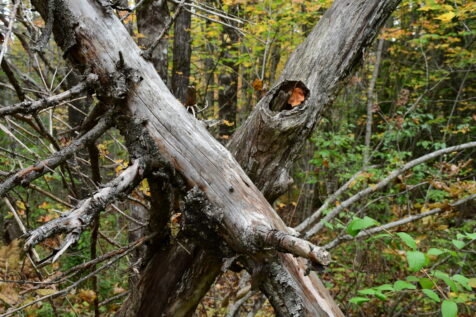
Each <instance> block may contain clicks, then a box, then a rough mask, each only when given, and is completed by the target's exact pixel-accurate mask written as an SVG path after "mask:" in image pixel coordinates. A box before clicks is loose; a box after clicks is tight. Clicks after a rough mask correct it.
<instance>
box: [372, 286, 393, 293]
mask: <svg viewBox="0 0 476 317" xmlns="http://www.w3.org/2000/svg"><path fill="white" fill-rule="evenodd" d="M375 289H376V290H377V291H380V292H382V291H394V288H393V285H390V284H382V285H380V286H378V287H376V288H375Z"/></svg>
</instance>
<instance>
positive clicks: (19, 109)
mask: <svg viewBox="0 0 476 317" xmlns="http://www.w3.org/2000/svg"><path fill="white" fill-rule="evenodd" d="M97 81H98V76H97V75H94V74H90V75H88V76H87V78H86V80H85V81H83V82H81V83H79V84H78V85H76V86H74V87H72V88H71V89H69V90H66V91H64V92H62V93H60V94H58V95H55V96H51V97H48V98H45V99H41V100H36V101H23V102H20V103H18V104H16V105H13V106H11V107H2V108H0V118H1V117H3V116H6V115H12V114H16V113H23V114H29V113H35V112H37V111H39V110H42V109H46V108H48V107H53V106H55V105H57V104H58V103H59V102H61V101H63V100H66V99H68V98H72V97H76V96H78V95H79V94H80V93H82V92H83V91H85V90H86V89H88V88H91V87H92V86H93V85H94V84H96V83H97Z"/></svg>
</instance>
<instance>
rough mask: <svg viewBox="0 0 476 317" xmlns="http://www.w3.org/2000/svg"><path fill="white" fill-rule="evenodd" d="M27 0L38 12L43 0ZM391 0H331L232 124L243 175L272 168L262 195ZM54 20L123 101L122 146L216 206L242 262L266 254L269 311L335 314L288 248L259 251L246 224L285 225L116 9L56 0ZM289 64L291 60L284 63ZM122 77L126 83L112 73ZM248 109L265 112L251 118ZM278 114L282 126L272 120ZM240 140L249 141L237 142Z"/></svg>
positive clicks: (67, 45) (67, 42) (283, 176)
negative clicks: (245, 114)
mask: <svg viewBox="0 0 476 317" xmlns="http://www.w3.org/2000/svg"><path fill="white" fill-rule="evenodd" d="M33 2H34V4H35V5H36V7H37V8H39V9H40V12H42V13H43V15H45V12H46V10H45V8H46V1H40V0H36V1H33ZM397 2H398V1H396V0H394V1H377V0H375V1H336V2H335V3H334V6H333V7H332V8H331V9H330V10H329V12H328V13H326V16H325V17H324V18H323V21H324V22H321V23H320V24H322V25H321V27H320V28H317V31H316V30H314V31H313V34H312V35H311V37H310V39H308V40H307V41H306V42H305V43H303V45H301V46H300V48H299V49H298V50H297V52H296V53H295V54H294V55H293V56H292V57H291V59H290V62H289V63H288V67H287V68H286V70H285V72H284V74H283V75H282V77H281V82H280V84H278V85H277V86H276V87H275V89H273V90H271V91H270V92H269V93H268V95H267V96H266V98H264V99H263V100H267V101H263V100H262V101H261V102H260V103H259V105H258V107H257V109H256V110H255V111H254V114H253V116H252V117H251V118H250V120H248V121H247V123H246V124H245V126H244V127H243V128H242V129H240V131H241V132H240V134H238V137H237V139H236V140H235V139H234V140H233V142H232V144H231V146H232V147H236V148H239V149H240V151H241V150H244V152H246V153H245V154H243V153H241V152H240V153H237V151H235V154H237V155H238V158H242V157H245V158H246V161H247V162H249V161H250V160H248V158H247V156H248V155H250V156H251V158H252V159H253V160H254V162H253V161H251V163H250V164H249V167H251V168H250V169H249V170H251V173H253V175H259V176H265V177H266V176H267V175H270V176H272V177H273V178H272V180H271V181H265V182H263V184H262V185H261V186H260V187H262V188H264V190H265V191H269V192H271V194H270V196H271V197H273V195H276V194H277V193H278V192H279V191H282V190H283V188H284V187H286V186H285V185H287V184H288V183H289V177H287V170H288V169H289V165H290V163H287V162H285V161H284V162H283V161H282V160H283V159H284V158H285V157H286V156H287V155H289V157H288V160H289V159H293V158H294V157H295V155H296V154H297V151H298V149H299V146H300V144H302V143H301V142H299V141H301V138H305V137H306V136H308V135H309V133H310V131H311V130H312V128H313V126H314V125H315V120H316V119H317V117H318V113H319V111H320V110H321V109H322V107H324V106H325V105H327V104H329V103H330V102H331V101H332V99H333V98H334V96H335V94H336V92H337V88H338V86H339V85H338V84H339V83H340V82H341V80H342V79H343V78H345V77H346V75H347V74H348V73H349V72H350V71H351V70H352V68H353V66H354V65H355V64H356V62H357V61H358V59H359V57H360V53H361V50H362V48H364V47H365V46H366V45H368V43H369V42H370V41H371V40H372V38H373V37H374V35H375V34H376V30H378V28H379V27H380V25H381V23H382V22H383V21H384V19H385V18H386V17H387V16H388V14H389V13H390V12H391V11H392V10H393V8H394V6H395V5H396V3H397ZM55 21H56V27H55V38H56V41H57V42H58V43H59V44H60V46H62V48H63V49H64V50H65V53H66V54H67V55H68V56H69V57H70V58H71V59H72V60H73V61H75V62H76V63H77V64H78V65H80V66H82V68H83V69H85V68H86V67H89V68H90V69H91V70H92V71H93V72H95V73H96V74H98V75H99V77H100V80H101V82H102V84H103V87H105V88H112V89H111V90H113V91H115V95H114V96H116V97H119V99H121V98H123V100H124V103H125V106H126V109H123V111H124V112H125V113H126V114H127V117H126V118H123V119H124V120H125V121H127V122H128V124H129V125H128V128H129V131H127V132H128V133H127V135H126V138H127V139H128V141H129V144H128V146H129V148H130V150H131V152H132V153H135V155H138V154H139V155H140V154H141V153H142V154H152V155H156V153H155V151H158V152H160V154H161V155H162V157H163V158H165V160H166V161H167V162H169V163H170V164H171V166H173V167H174V168H175V169H176V170H177V171H179V172H180V173H181V175H183V176H184V178H185V179H186V180H187V182H188V185H189V186H196V187H198V188H200V190H201V191H202V192H204V193H205V194H206V196H207V198H208V200H209V201H210V202H212V203H213V205H214V206H216V207H218V209H214V210H213V211H212V212H211V214H210V216H211V217H212V218H213V217H215V220H218V223H217V224H216V225H217V227H218V228H217V229H218V230H217V231H218V233H219V234H220V236H222V237H223V238H224V239H225V240H226V242H227V243H228V245H229V246H230V247H231V248H232V249H234V250H235V251H236V252H241V253H244V254H248V255H249V256H248V257H247V262H248V263H252V265H256V264H258V263H263V262H266V261H269V264H267V266H268V267H267V268H266V269H264V270H263V272H265V273H267V274H264V275H265V278H264V282H263V283H262V289H263V290H265V292H266V293H267V295H268V296H270V297H271V302H272V303H273V304H274V307H275V309H276V311H277V313H278V314H281V315H291V316H293V315H294V316H306V315H308V316H332V315H339V311H338V309H335V307H334V308H333V307H331V305H332V301H330V302H329V301H328V298H326V297H327V295H326V294H325V293H322V292H320V291H318V290H317V289H318V288H319V285H318V280H317V279H316V278H315V276H311V277H306V276H304V275H303V273H304V272H303V271H302V270H301V269H300V268H299V265H298V263H297V260H296V259H295V258H294V257H293V256H290V255H288V254H280V255H279V257H278V259H276V256H275V254H273V253H271V252H266V253H264V252H261V246H260V243H259V241H260V240H261V237H259V234H258V231H257V230H255V229H256V228H258V227H260V226H261V227H264V228H269V229H272V228H275V229H279V230H282V231H283V232H288V228H287V227H286V226H285V225H284V223H282V221H281V220H280V219H279V217H278V216H277V215H276V213H275V212H274V210H272V208H271V207H270V206H269V204H268V203H267V202H266V200H265V199H264V197H263V196H262V195H261V194H260V193H259V192H258V190H257V189H256V187H255V186H254V185H253V184H252V183H251V181H250V179H249V178H248V177H247V176H246V175H245V174H244V172H243V171H242V170H241V168H239V166H238V165H237V163H236V161H234V159H233V158H232V157H231V155H230V154H229V153H228V152H227V151H226V150H224V149H223V147H221V146H220V145H219V143H217V142H216V141H215V140H214V139H213V138H212V137H211V136H210V135H209V134H208V133H207V132H206V131H205V129H204V128H203V127H202V126H201V125H200V123H198V122H196V121H194V120H193V118H192V117H191V116H190V115H189V114H188V113H187V112H186V111H185V109H184V108H183V106H182V105H180V104H179V103H178V102H177V101H176V100H175V99H174V98H173V96H171V94H170V92H169V91H168V90H167V89H166V87H165V85H164V84H163V82H162V81H161V80H160V78H159V77H158V75H157V74H156V73H155V71H154V69H153V67H152V65H151V64H149V63H147V62H146V61H144V60H143V59H142V58H141V57H140V55H139V54H140V52H139V49H138V48H137V47H136V46H135V45H134V43H133V41H132V40H131V39H130V37H129V35H128V34H127V32H126V30H124V28H123V27H122V26H121V25H120V23H119V21H118V20H117V18H116V17H115V16H114V15H112V14H110V13H109V12H108V11H107V10H106V9H104V8H101V7H99V5H98V4H97V3H92V2H90V1H81V2H77V1H73V0H69V1H64V2H61V3H60V4H59V5H58V6H57V10H56V15H55ZM331 22H332V23H331ZM316 52H317V53H316ZM310 54H312V56H311V55H310ZM120 56H122V57H123V60H122V58H120ZM311 66H312V67H311ZM292 67H296V68H297V70H294V71H293V70H292V69H290V68H292ZM121 74H123V76H120V75H121ZM118 75H119V76H118ZM126 78H127V79H128V81H127V84H128V85H127V87H126V86H125V85H124V82H121V80H122V81H125V79H126ZM298 81H300V82H298ZM296 87H299V88H301V89H303V91H305V92H306V93H307V96H306V97H307V100H306V101H305V102H304V103H303V104H302V105H300V106H298V107H296V108H294V109H292V110H283V109H285V108H281V106H283V105H281V104H279V105H276V104H275V103H276V99H275V98H274V97H275V96H279V92H280V91H284V92H285V93H287V91H288V90H290V89H291V88H293V89H294V88H296ZM307 87H310V88H307ZM121 89H122V91H121ZM309 89H310V90H309ZM118 90H119V91H118ZM281 99H282V98H281ZM281 101H282V100H281ZM284 101H285V100H284ZM266 102H267V103H266ZM284 106H285V105H284ZM270 109H276V110H277V111H271V110H270ZM280 110H283V111H280ZM258 114H260V115H262V116H265V117H266V116H268V118H259V117H257V116H258ZM278 119H279V120H278ZM260 122H262V124H263V125H266V124H270V123H271V127H275V128H276V130H277V131H276V132H274V133H270V130H272V129H270V128H268V129H262V128H261V127H260V129H257V130H256V131H258V132H259V133H258V134H255V135H251V134H250V133H251V131H250V130H248V132H247V130H246V129H249V127H253V128H255V127H256V124H259V123H260ZM283 122H284V123H287V124H288V126H287V127H286V124H280V123H283ZM292 123H294V125H292ZM289 124H291V125H290V126H289ZM287 128H290V129H287ZM256 131H255V133H256ZM289 132H291V133H289ZM270 136H271V137H272V138H269V137H270ZM282 136H286V139H287V140H289V141H288V142H289V143H291V144H282V142H281V144H282V146H286V147H287V148H288V149H290V150H291V151H289V153H284V152H279V153H278V155H276V153H273V154H274V155H273V157H277V159H273V157H271V158H270V157H269V156H266V158H265V159H263V158H260V156H259V155H258V151H259V152H262V151H263V150H265V151H266V150H269V149H270V147H271V145H270V143H271V144H272V143H273V142H275V141H276V140H277V139H276V137H282ZM264 140H266V142H264ZM246 141H247V142H246ZM250 141H251V142H250ZM294 141H296V142H294ZM242 142H243V143H248V142H250V143H251V144H255V145H254V146H246V147H245V146H244V145H243V144H241V143H242ZM293 142H294V143H293ZM240 145H242V147H240ZM271 150H272V149H271ZM240 160H242V159H240ZM280 163H285V166H284V168H279V164H280ZM269 164H271V165H272V166H268V165H269ZM276 174H277V175H276ZM253 178H254V179H262V178H261V177H257V178H255V177H253ZM273 180H278V186H275V185H273V184H272V181H273ZM216 216H219V217H218V219H217V217H216ZM250 253H252V254H250ZM273 259H274V260H273ZM264 266H266V265H264ZM276 288H278V289H276ZM284 290H286V291H284ZM324 291H325V289H324Z"/></svg>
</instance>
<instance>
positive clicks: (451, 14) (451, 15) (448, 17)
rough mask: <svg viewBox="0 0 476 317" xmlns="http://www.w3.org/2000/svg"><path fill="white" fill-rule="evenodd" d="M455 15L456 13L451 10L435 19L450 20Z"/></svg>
mask: <svg viewBox="0 0 476 317" xmlns="http://www.w3.org/2000/svg"><path fill="white" fill-rule="evenodd" d="M455 16H456V14H455V13H454V12H453V11H450V12H447V13H443V14H441V15H439V16H437V17H436V18H435V19H437V20H441V22H450V21H451V20H452V19H453V18H454V17H455Z"/></svg>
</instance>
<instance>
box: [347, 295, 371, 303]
mask: <svg viewBox="0 0 476 317" xmlns="http://www.w3.org/2000/svg"><path fill="white" fill-rule="evenodd" d="M369 300H370V298H367V297H358V296H357V297H352V298H351V299H350V300H349V302H351V303H352V304H357V305H360V304H362V303H365V302H368V301H369Z"/></svg>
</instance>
